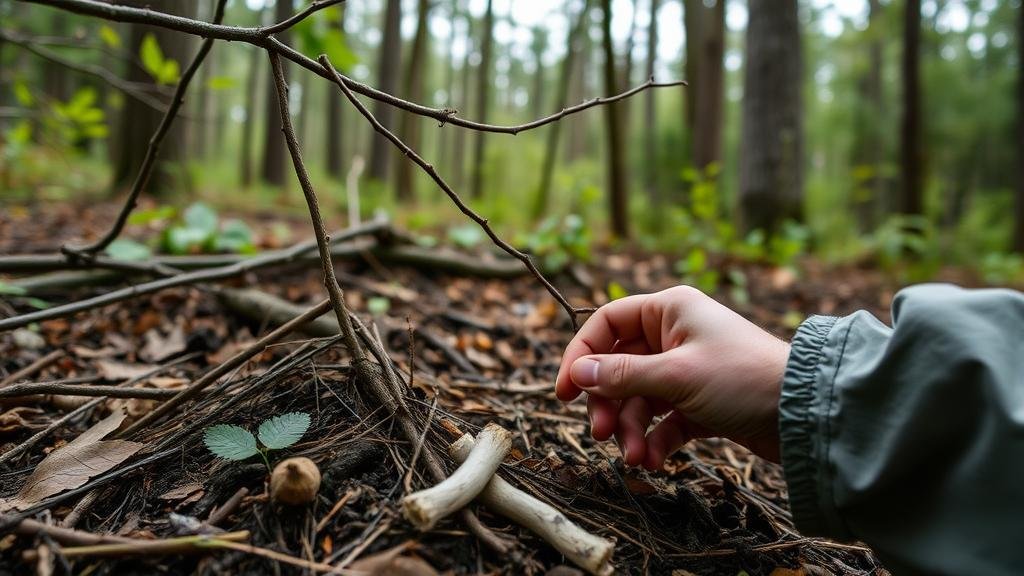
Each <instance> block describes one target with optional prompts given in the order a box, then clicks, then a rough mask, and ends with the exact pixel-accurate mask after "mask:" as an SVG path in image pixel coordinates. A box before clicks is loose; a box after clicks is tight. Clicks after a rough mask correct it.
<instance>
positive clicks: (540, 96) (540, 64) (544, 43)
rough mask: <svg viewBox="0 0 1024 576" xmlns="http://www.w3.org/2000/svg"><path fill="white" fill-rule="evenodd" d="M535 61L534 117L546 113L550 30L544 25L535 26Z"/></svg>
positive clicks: (532, 97)
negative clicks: (546, 58) (546, 55)
mask: <svg viewBox="0 0 1024 576" xmlns="http://www.w3.org/2000/svg"><path fill="white" fill-rule="evenodd" d="M531 48H532V49H533V62H534V64H535V65H536V66H537V68H536V70H534V71H533V91H532V93H531V94H530V109H531V111H532V116H533V117H534V118H540V117H541V116H543V115H544V96H545V95H546V94H545V90H544V88H545V87H546V86H547V82H546V79H545V77H544V76H545V74H544V51H545V50H547V48H548V31H547V29H545V28H544V27H543V26H534V28H533V44H532V45H531Z"/></svg>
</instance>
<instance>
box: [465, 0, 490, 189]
mask: <svg viewBox="0 0 1024 576" xmlns="http://www.w3.org/2000/svg"><path fill="white" fill-rule="evenodd" d="M493 52H494V0H487V11H486V12H485V13H484V29H483V39H482V40H481V41H480V69H479V70H477V75H476V116H477V121H479V122H486V121H487V109H488V108H489V105H490V100H491V83H492V78H491V59H492V54H493ZM486 160H487V133H486V132H477V133H476V148H475V149H474V150H473V179H472V181H471V182H470V193H471V195H472V197H473V198H480V197H481V196H483V192H484V162H485V161H486Z"/></svg>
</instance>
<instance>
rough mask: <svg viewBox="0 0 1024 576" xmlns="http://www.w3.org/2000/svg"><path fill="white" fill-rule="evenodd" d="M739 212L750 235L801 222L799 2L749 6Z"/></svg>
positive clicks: (768, 0)
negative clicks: (791, 219) (756, 230)
mask: <svg viewBox="0 0 1024 576" xmlns="http://www.w3.org/2000/svg"><path fill="white" fill-rule="evenodd" d="M748 10H749V13H750V15H749V19H748V25H747V46H746V75H745V85H744V96H743V137H742V145H741V146H742V147H741V151H740V191H739V200H740V203H739V204H740V211H741V216H742V223H743V226H744V228H745V229H747V230H753V229H758V228H760V229H763V230H765V231H767V232H769V233H771V232H775V231H776V229H777V228H778V226H779V224H781V223H782V222H783V221H784V220H786V219H789V218H793V219H798V218H799V217H800V216H801V212H802V210H801V208H802V203H803V119H802V114H803V109H802V104H803V103H802V100H801V89H802V88H803V82H802V63H801V54H800V22H799V19H798V16H797V0H784V1H783V0H750V2H749V3H748Z"/></svg>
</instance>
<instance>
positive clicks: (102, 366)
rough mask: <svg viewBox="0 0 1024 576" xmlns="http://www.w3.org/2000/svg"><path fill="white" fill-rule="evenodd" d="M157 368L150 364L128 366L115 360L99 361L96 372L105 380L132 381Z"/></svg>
mask: <svg viewBox="0 0 1024 576" xmlns="http://www.w3.org/2000/svg"><path fill="white" fill-rule="evenodd" d="M154 368H156V366H152V365H150V364H126V363H124V362H115V361H114V360H97V361H96V371H97V372H99V373H100V376H102V377H103V379H104V380H130V379H132V378H138V377H139V376H142V375H143V374H145V373H147V372H150V371H151V370H153V369H154Z"/></svg>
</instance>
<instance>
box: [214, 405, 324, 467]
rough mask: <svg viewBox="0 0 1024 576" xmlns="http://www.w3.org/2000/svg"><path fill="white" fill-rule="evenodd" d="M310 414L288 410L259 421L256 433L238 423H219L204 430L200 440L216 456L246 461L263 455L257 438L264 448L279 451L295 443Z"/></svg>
mask: <svg viewBox="0 0 1024 576" xmlns="http://www.w3.org/2000/svg"><path fill="white" fill-rule="evenodd" d="M309 423H310V420H309V414H306V413H304V412H289V413H288V414H282V415H280V416H275V417H273V418H271V419H269V420H267V421H265V422H263V423H262V424H260V427H259V429H258V430H257V431H256V436H253V434H252V432H249V431H248V430H246V429H245V428H242V427H241V426H235V425H233V424H218V425H216V426H212V427H210V428H207V429H206V433H205V434H203V443H204V444H206V447H207V448H209V449H210V452H213V453H214V454H215V455H217V456H219V457H221V458H224V459H226V460H245V459H246V458H249V457H252V456H255V455H257V454H263V452H264V450H261V449H260V447H259V446H258V445H257V444H256V438H257V437H259V441H260V443H261V444H263V447H264V449H265V450H280V449H282V448H287V447H289V446H291V445H292V444H295V443H296V442H298V441H299V439H300V438H302V435H303V434H305V433H306V430H308V429H309Z"/></svg>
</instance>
